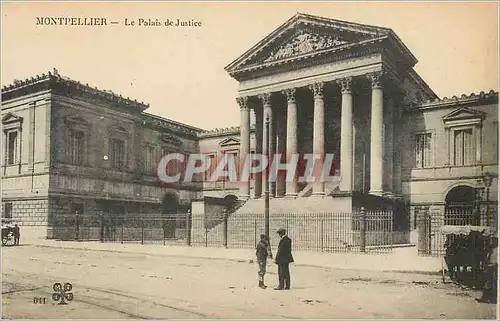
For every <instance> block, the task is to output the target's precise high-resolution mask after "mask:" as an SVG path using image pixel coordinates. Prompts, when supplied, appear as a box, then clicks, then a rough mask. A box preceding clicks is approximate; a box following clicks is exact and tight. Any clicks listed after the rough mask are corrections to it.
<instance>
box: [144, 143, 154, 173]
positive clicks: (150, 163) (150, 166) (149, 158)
mask: <svg viewBox="0 0 500 321" xmlns="http://www.w3.org/2000/svg"><path fill="white" fill-rule="evenodd" d="M154 156H155V148H154V147H153V146H146V159H145V160H144V173H146V174H151V173H153V172H154V170H155V168H154V167H155V165H156V164H154V163H155V158H154Z"/></svg>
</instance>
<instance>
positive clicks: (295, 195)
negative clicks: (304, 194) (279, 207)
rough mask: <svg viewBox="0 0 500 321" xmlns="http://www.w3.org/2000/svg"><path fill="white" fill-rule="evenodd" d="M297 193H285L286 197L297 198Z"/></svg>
mask: <svg viewBox="0 0 500 321" xmlns="http://www.w3.org/2000/svg"><path fill="white" fill-rule="evenodd" d="M297 195H298V194H297V193H290V194H285V198H286V199H295V198H297Z"/></svg>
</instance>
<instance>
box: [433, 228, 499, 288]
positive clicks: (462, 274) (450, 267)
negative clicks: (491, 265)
mask: <svg viewBox="0 0 500 321" xmlns="http://www.w3.org/2000/svg"><path fill="white" fill-rule="evenodd" d="M441 233H442V234H444V235H445V237H446V242H445V245H444V246H445V250H446V251H445V256H444V263H445V264H446V270H447V271H448V275H449V277H450V279H451V280H452V281H456V282H466V283H473V284H474V285H478V284H481V282H482V274H483V271H484V264H485V262H486V259H487V257H488V252H489V239H490V237H491V236H493V235H496V231H495V229H493V228H492V227H489V226H472V225H444V226H442V227H441ZM442 271H443V274H442V276H443V282H444V281H445V278H446V274H445V267H444V264H443V269H442Z"/></svg>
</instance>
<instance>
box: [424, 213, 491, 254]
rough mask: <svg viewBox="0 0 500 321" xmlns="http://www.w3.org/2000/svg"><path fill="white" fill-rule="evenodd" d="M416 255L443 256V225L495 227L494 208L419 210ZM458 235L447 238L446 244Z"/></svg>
mask: <svg viewBox="0 0 500 321" xmlns="http://www.w3.org/2000/svg"><path fill="white" fill-rule="evenodd" d="M416 218H417V232H418V253H419V255H422V256H444V255H445V253H446V248H445V244H446V240H447V236H446V235H445V234H444V233H443V232H441V227H442V226H444V225H454V226H482V227H496V226H497V212H496V208H490V209H489V210H488V211H486V210H481V209H477V208H475V207H471V206H448V207H445V208H444V210H443V209H440V208H434V209H428V208H425V209H423V210H420V211H419V212H418V213H417V215H416ZM455 237H458V235H456V236H455V235H450V236H448V242H450V241H451V240H452V239H453V238H455Z"/></svg>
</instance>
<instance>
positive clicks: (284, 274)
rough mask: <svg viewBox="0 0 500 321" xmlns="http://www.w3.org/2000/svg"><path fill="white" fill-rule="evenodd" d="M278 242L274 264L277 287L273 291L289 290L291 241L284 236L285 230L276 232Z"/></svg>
mask: <svg viewBox="0 0 500 321" xmlns="http://www.w3.org/2000/svg"><path fill="white" fill-rule="evenodd" d="M277 233H278V235H279V237H280V242H279V244H278V251H277V252H276V258H275V260H274V261H275V263H276V264H277V265H278V280H279V285H278V287H276V288H275V290H283V289H285V290H290V267H289V265H290V263H292V262H293V256H292V240H291V239H290V238H289V237H288V236H287V235H286V230H285V229H284V228H280V229H279V230H278V231H277Z"/></svg>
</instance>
